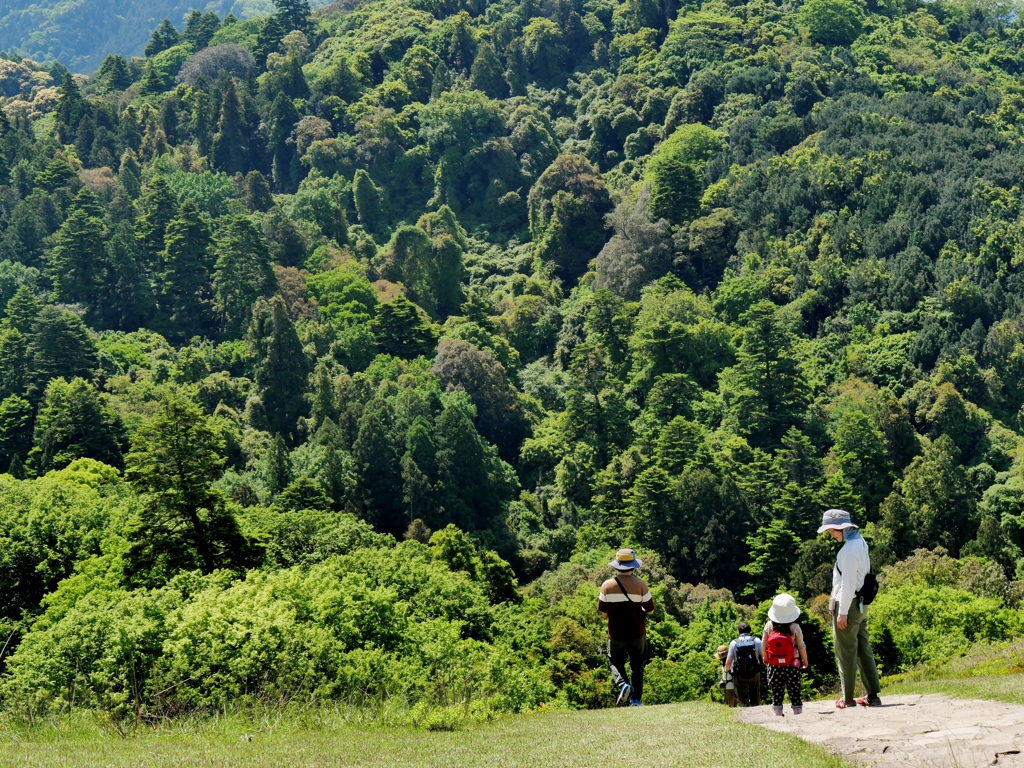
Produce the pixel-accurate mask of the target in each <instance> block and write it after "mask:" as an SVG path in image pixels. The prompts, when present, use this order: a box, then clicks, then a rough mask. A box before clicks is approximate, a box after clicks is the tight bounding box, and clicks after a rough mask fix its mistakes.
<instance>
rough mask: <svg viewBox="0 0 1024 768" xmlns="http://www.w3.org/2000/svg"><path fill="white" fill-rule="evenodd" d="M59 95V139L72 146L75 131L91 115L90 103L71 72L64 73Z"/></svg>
mask: <svg viewBox="0 0 1024 768" xmlns="http://www.w3.org/2000/svg"><path fill="white" fill-rule="evenodd" d="M57 94H58V99H57V115H56V117H57V126H58V129H57V131H58V137H59V138H60V140H61V141H62V142H63V143H64V144H70V143H71V142H73V141H74V140H75V136H76V134H75V130H74V129H75V128H77V127H78V124H79V123H80V122H81V120H82V118H83V117H84V116H85V115H87V114H88V113H89V109H90V107H89V102H88V101H86V100H85V98H84V97H83V96H82V91H81V90H80V89H79V87H78V83H76V82H75V76H74V75H72V74H71V73H70V72H65V73H64V80H63V82H61V84H60V86H59V87H58V88H57Z"/></svg>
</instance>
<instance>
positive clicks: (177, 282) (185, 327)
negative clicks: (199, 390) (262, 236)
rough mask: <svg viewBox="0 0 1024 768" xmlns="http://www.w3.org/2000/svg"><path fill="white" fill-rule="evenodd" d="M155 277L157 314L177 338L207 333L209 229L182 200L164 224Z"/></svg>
mask: <svg viewBox="0 0 1024 768" xmlns="http://www.w3.org/2000/svg"><path fill="white" fill-rule="evenodd" d="M164 243H165V245H164V252H163V254H162V261H163V271H162V272H161V273H160V276H159V304H160V312H161V314H162V315H163V316H164V321H165V322H166V323H167V324H168V329H169V330H170V331H171V333H172V334H173V335H175V336H177V337H178V338H185V339H188V338H191V337H192V336H197V335H203V333H204V332H206V331H208V330H209V327H210V320H211V312H212V295H211V294H212V289H211V285H210V274H209V271H208V268H207V264H208V260H209V249H210V227H209V225H207V223H206V222H205V221H204V220H203V217H202V215H201V214H200V212H199V206H197V205H196V204H195V203H194V202H193V201H191V200H186V201H185V202H184V203H183V204H182V205H181V207H180V208H178V215H177V216H176V217H175V218H174V219H172V220H171V221H170V222H169V223H168V224H167V233H166V235H165V236H164Z"/></svg>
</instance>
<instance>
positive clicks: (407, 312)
mask: <svg viewBox="0 0 1024 768" xmlns="http://www.w3.org/2000/svg"><path fill="white" fill-rule="evenodd" d="M371 329H372V330H373V335H374V337H375V338H376V339H377V346H378V347H379V348H380V351H381V352H383V353H384V354H387V355H394V356H395V357H402V358H405V359H407V360H411V359H412V358H414V357H418V356H420V355H429V354H430V353H431V352H432V351H433V349H434V347H435V346H436V344H437V331H436V330H435V328H434V326H433V325H431V324H430V321H429V320H428V319H427V318H426V317H425V316H424V313H423V310H421V309H420V308H419V307H417V306H416V305H415V304H413V303H412V302H411V301H409V300H408V299H407V298H405V296H396V297H395V298H393V299H392V300H391V301H389V302H387V303H385V304H380V305H378V306H377V315H376V317H374V319H373V322H372V323H371Z"/></svg>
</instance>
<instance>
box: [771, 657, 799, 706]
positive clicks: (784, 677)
mask: <svg viewBox="0 0 1024 768" xmlns="http://www.w3.org/2000/svg"><path fill="white" fill-rule="evenodd" d="M803 676H804V675H803V670H801V669H797V668H796V667H772V666H769V667H768V688H769V690H771V692H772V706H773V707H781V706H782V698H783V696H785V694H786V692H787V691H788V692H789V703H790V704H792V705H793V706H794V707H799V706H802V705H803V700H802V698H801V696H800V682H801V681H802V680H803Z"/></svg>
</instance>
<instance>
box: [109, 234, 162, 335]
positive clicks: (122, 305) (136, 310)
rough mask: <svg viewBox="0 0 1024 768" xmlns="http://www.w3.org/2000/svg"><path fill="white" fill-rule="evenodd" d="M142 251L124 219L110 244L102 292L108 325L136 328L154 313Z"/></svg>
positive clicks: (127, 329) (153, 303)
mask: <svg viewBox="0 0 1024 768" xmlns="http://www.w3.org/2000/svg"><path fill="white" fill-rule="evenodd" d="M139 250H140V249H139V245H138V240H137V239H136V237H135V234H134V232H133V231H132V229H131V225H130V224H128V222H122V223H121V224H120V225H119V226H118V227H117V228H116V230H115V232H114V236H113V237H112V238H111V239H110V240H109V241H108V243H107V257H106V268H107V269H106V275H105V276H104V279H103V284H102V288H101V291H100V293H101V295H102V297H103V298H102V300H101V301H100V304H99V313H100V315H101V316H102V317H103V318H104V324H105V325H106V327H107V328H116V329H118V330H122V331H135V330H137V329H138V328H140V327H141V326H142V325H143V324H144V323H145V322H146V321H147V320H148V319H149V318H150V317H151V316H152V314H153V311H154V309H155V301H154V299H153V290H152V286H151V285H150V282H149V278H148V276H147V274H146V271H145V269H143V266H142V262H141V259H140V253H139Z"/></svg>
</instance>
